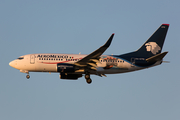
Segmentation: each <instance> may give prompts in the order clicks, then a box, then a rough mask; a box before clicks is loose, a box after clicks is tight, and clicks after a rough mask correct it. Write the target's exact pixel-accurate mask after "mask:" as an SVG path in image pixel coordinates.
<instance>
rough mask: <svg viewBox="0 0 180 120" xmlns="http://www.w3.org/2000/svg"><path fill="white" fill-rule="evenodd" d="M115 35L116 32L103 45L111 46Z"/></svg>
mask: <svg viewBox="0 0 180 120" xmlns="http://www.w3.org/2000/svg"><path fill="white" fill-rule="evenodd" d="M113 37H114V33H113V34H112V35H111V36H110V38H109V39H108V40H107V42H106V43H105V44H104V45H103V46H102V47H109V46H110V44H111V41H112V39H113Z"/></svg>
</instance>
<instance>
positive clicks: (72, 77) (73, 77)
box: [60, 73, 82, 80]
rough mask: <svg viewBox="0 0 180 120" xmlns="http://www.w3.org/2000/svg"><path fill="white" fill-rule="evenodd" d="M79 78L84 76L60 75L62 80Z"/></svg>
mask: <svg viewBox="0 0 180 120" xmlns="http://www.w3.org/2000/svg"><path fill="white" fill-rule="evenodd" d="M79 77H82V74H67V73H61V74H60V79H70V80H77V79H78V78H79Z"/></svg>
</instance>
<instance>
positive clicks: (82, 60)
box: [9, 24, 169, 84]
mask: <svg viewBox="0 0 180 120" xmlns="http://www.w3.org/2000/svg"><path fill="white" fill-rule="evenodd" d="M168 27H169V24H162V25H161V26H160V27H159V28H158V29H157V30H156V31H155V32H154V34H153V35H152V36H151V37H150V38H149V39H148V40H147V41H146V42H145V43H144V44H143V45H142V46H141V47H140V48H139V49H138V50H136V51H133V52H130V53H126V54H122V55H102V54H103V53H104V51H105V50H106V49H107V48H108V47H109V46H110V44H111V41H112V39H113V36H114V34H112V35H111V36H110V38H109V39H108V40H107V42H106V43H105V44H104V45H103V46H101V47H100V48H99V49H97V50H95V51H94V52H92V53H90V54H88V55H82V54H49V53H39V54H28V55H23V56H21V57H19V58H17V59H16V60H13V61H11V62H10V63H9V65H10V66H11V67H13V68H16V69H18V70H20V72H23V73H26V74H27V76H26V78H27V79H29V78H30V76H29V72H57V73H59V74H60V75H59V76H60V79H67V80H77V79H78V78H80V77H82V76H83V75H84V77H85V79H86V82H87V83H88V84H90V83H91V82H92V80H91V78H90V75H91V74H94V75H98V76H101V77H102V76H106V75H105V74H115V73H125V72H131V71H136V70H141V69H145V68H149V67H153V66H156V65H160V64H161V63H162V62H163V58H164V56H165V55H166V54H167V53H168V52H163V53H161V50H162V48H163V44H164V40H165V37H166V34H167V31H168Z"/></svg>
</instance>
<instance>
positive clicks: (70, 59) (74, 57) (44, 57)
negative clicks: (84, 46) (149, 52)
mask: <svg viewBox="0 0 180 120" xmlns="http://www.w3.org/2000/svg"><path fill="white" fill-rule="evenodd" d="M85 56H86V55H81V54H47V53H45V54H28V55H24V56H21V57H19V58H18V59H16V60H13V61H11V62H10V63H9V65H10V66H12V67H14V68H16V69H18V70H20V72H24V73H28V72H58V71H57V64H61V63H68V64H74V63H75V62H77V61H79V60H81V59H82V58H84V57H85ZM158 64H160V62H158V63H157V64H155V65H158ZM153 66H154V65H153ZM151 67H152V66H151ZM144 68H147V67H138V66H135V65H133V63H130V62H128V61H125V60H123V59H120V58H115V57H112V56H108V55H102V56H101V58H100V60H99V63H98V64H97V71H91V72H90V74H115V73H124V72H130V71H135V70H140V69H144ZM83 73H84V71H83V70H76V71H75V72H74V74H83Z"/></svg>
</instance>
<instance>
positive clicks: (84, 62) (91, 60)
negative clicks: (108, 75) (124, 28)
mask: <svg viewBox="0 0 180 120" xmlns="http://www.w3.org/2000/svg"><path fill="white" fill-rule="evenodd" d="M113 36H114V33H113V34H112V35H111V36H110V38H109V39H108V40H107V42H106V43H105V44H104V45H103V46H101V47H100V48H99V49H97V50H95V51H94V52H92V53H90V54H89V55H87V56H86V57H84V58H83V59H81V60H79V61H78V62H76V63H75V65H77V66H80V67H83V68H85V69H88V70H89V69H90V70H97V69H96V67H97V63H98V62H99V59H100V56H101V55H102V54H103V53H104V51H105V50H106V49H107V48H108V47H109V46H110V44H111V41H112V39H113Z"/></svg>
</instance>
